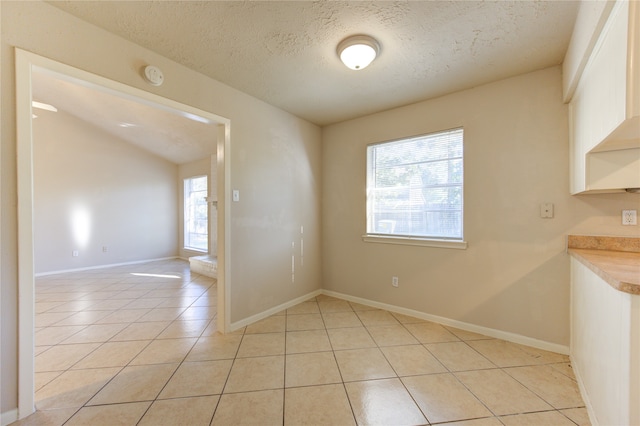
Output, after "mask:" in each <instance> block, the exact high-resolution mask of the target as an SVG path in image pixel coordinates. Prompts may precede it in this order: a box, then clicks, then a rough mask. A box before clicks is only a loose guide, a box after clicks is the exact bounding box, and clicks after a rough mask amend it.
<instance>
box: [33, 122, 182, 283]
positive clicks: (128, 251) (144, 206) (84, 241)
mask: <svg viewBox="0 0 640 426" xmlns="http://www.w3.org/2000/svg"><path fill="white" fill-rule="evenodd" d="M33 136H34V139H33V152H34V155H33V162H34V167H33V170H34V203H35V204H34V205H35V207H34V239H35V244H34V248H35V271H36V273H47V272H55V271H63V270H69V269H77V268H86V267H93V266H99V265H109V264H115V263H125V262H132V261H138V260H148V259H158V258H163V257H172V256H176V255H177V254H178V250H177V249H178V166H177V165H175V164H173V163H171V162H169V161H167V160H164V159H162V158H160V157H157V156H155V155H153V154H150V153H148V152H146V151H143V150H141V149H140V148H137V147H135V146H133V145H131V144H129V143H127V142H125V141H123V140H120V139H118V138H115V137H113V136H111V135H109V134H107V133H105V132H104V131H102V130H100V129H98V128H96V127H94V126H92V125H91V124H88V123H86V122H84V121H82V120H79V119H77V118H75V117H73V116H72V115H69V114H67V113H65V112H63V111H59V112H57V113H52V112H46V111H39V112H38V118H37V119H35V120H33ZM78 216H80V217H83V218H84V219H86V222H85V220H78ZM103 247H107V250H108V251H107V252H104V251H103ZM73 250H77V251H78V254H79V255H78V257H72V251H73Z"/></svg>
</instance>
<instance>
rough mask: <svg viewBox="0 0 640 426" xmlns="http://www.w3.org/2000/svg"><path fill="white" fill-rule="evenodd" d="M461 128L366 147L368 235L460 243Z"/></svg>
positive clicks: (461, 213)
mask: <svg viewBox="0 0 640 426" xmlns="http://www.w3.org/2000/svg"><path fill="white" fill-rule="evenodd" d="M463 172H464V163H463V129H461V128H460V129H453V130H447V131H444V132H438V133H432V134H428V135H423V136H417V137H412V138H409V139H402V140H398V141H393V142H385V143H380V144H375V145H370V146H368V147H367V234H369V235H383V236H396V237H419V238H432V239H451V240H460V241H462V239H463V229H462V224H463V176H464V173H463Z"/></svg>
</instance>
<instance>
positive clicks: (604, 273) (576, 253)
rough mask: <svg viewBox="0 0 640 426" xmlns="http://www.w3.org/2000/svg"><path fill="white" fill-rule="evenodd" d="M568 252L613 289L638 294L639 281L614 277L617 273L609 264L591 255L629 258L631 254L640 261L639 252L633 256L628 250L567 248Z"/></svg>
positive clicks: (639, 289) (639, 291)
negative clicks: (601, 262) (602, 262)
mask: <svg viewBox="0 0 640 426" xmlns="http://www.w3.org/2000/svg"><path fill="white" fill-rule="evenodd" d="M568 252H569V254H570V255H571V256H573V257H574V258H575V259H577V260H578V261H579V262H580V263H582V264H583V265H585V266H586V267H588V268H589V269H590V270H591V271H593V272H594V273H595V274H596V275H598V276H599V277H600V278H602V279H603V280H604V281H606V282H607V284H609V285H610V286H611V287H613V288H614V289H616V290H618V291H621V292H624V293H629V294H634V295H640V282H638V283H634V282H629V281H627V280H625V279H619V278H617V277H616V275H617V274H616V273H615V271H612V270H611V267H610V266H608V265H602V264H599V262H598V261H597V260H596V259H593V257H595V256H602V255H607V256H608V257H610V258H616V257H619V258H624V259H626V258H630V256H633V258H634V259H635V258H636V257H637V259H638V260H639V261H640V254H638V255H637V256H635V254H631V253H629V252H616V251H609V250H596V249H578V248H569V249H568ZM590 255H592V256H590Z"/></svg>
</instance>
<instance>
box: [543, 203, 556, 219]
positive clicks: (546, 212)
mask: <svg viewBox="0 0 640 426" xmlns="http://www.w3.org/2000/svg"><path fill="white" fill-rule="evenodd" d="M540 217H542V218H545V219H550V218H552V217H553V203H542V204H540Z"/></svg>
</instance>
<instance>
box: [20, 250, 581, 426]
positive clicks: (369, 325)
mask: <svg viewBox="0 0 640 426" xmlns="http://www.w3.org/2000/svg"><path fill="white" fill-rule="evenodd" d="M36 312H37V314H36V360H35V361H36V363H35V364H36V401H37V402H36V405H37V408H38V411H37V412H36V413H35V414H33V415H32V416H30V417H28V418H27V419H24V420H23V421H21V422H17V423H16V424H19V425H62V424H65V425H136V424H137V425H209V424H211V425H241V424H259V425H282V424H285V425H297V424H311V425H349V424H362V425H364V424H382V425H402V424H437V423H447V424H450V425H451V424H455V425H462V424H464V425H477V426H482V425H501V424H503V425H525V424H526V425H574V424H579V425H583V424H588V423H589V421H588V416H587V414H586V410H585V408H584V403H583V401H582V399H581V397H580V394H579V391H578V387H577V385H576V381H575V378H574V376H573V372H572V370H571V366H570V364H569V359H568V357H567V356H564V355H559V354H555V353H551V352H545V351H541V350H538V349H533V348H529V347H525V346H520V345H517V344H513V343H509V342H505V341H502V340H497V339H493V338H489V337H486V336H482V335H479V334H475V333H470V332H466V331H462V330H458V329H454V328H451V327H444V326H441V325H439V324H435V323H432V322H427V321H423V320H420V319H416V318H412V317H408V316H405V315H399V314H395V313H391V312H387V311H383V310H379V309H374V308H371V307H368V306H364V305H360V304H355V303H350V302H347V301H344V300H339V299H336V298H332V297H328V296H318V297H316V298H314V299H311V300H308V301H306V302H303V303H300V304H298V305H296V306H294V307H292V308H289V309H287V310H286V311H282V312H280V313H278V314H275V315H273V316H271V317H269V318H266V319H264V320H262V321H260V322H257V323H255V324H252V325H250V326H248V327H246V328H244V329H242V330H239V331H237V332H234V333H232V334H228V335H220V334H218V333H216V325H215V323H216V283H215V281H214V280H212V279H210V278H206V277H203V276H201V275H197V274H192V273H190V271H189V267H188V263H187V262H183V261H180V260H172V261H162V262H150V263H146V264H140V265H134V266H126V267H114V268H105V269H101V270H92V271H86V272H75V273H67V274H59V275H51V276H47V277H42V278H38V279H37V282H36Z"/></svg>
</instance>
